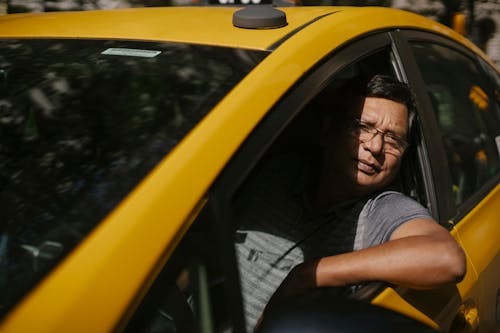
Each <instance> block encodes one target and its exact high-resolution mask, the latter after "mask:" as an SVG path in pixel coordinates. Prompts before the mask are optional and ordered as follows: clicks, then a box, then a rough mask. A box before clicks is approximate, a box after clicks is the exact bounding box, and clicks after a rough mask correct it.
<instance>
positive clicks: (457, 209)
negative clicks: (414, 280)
mask: <svg viewBox="0 0 500 333" xmlns="http://www.w3.org/2000/svg"><path fill="white" fill-rule="evenodd" d="M405 37H406V38H407V39H408V41H409V49H405V46H402V48H403V49H405V51H408V52H407V53H406V52H405V53H404V54H405V56H406V59H407V68H408V72H409V73H410V76H411V80H412V81H413V82H414V86H416V87H418V88H417V90H418V94H419V96H418V101H419V102H420V105H421V111H422V119H423V120H424V121H422V124H423V127H424V133H425V134H427V135H424V137H425V142H426V146H427V155H428V161H430V169H431V170H432V172H433V184H432V185H433V190H434V192H435V196H436V197H438V198H440V201H441V204H440V208H441V209H440V220H441V222H442V223H443V224H448V225H449V227H450V229H451V232H452V234H453V235H454V236H455V238H456V239H457V240H458V241H459V242H460V244H461V245H462V247H463V248H464V250H465V251H466V254H467V261H468V267H467V268H468V272H467V275H466V276H465V278H464V280H463V281H462V283H460V284H458V291H459V293H460V300H454V301H453V302H451V303H449V302H448V303H446V302H444V301H443V303H441V306H440V308H441V309H439V308H436V306H435V305H436V301H437V300H438V299H439V297H436V296H437V295H434V296H432V295H429V294H428V293H425V292H421V293H418V292H416V293H411V292H410V293H408V295H407V298H408V299H411V301H412V302H414V303H416V304H419V308H421V309H424V310H423V311H424V312H425V313H427V314H428V315H429V316H430V317H432V318H434V319H435V320H436V321H438V322H440V324H441V325H442V327H444V328H445V329H448V328H449V329H450V330H451V331H454V332H468V331H476V330H477V329H479V330H480V331H481V332H494V331H495V330H498V328H499V326H498V290H499V287H500V282H499V281H500V275H499V265H500V258H499V254H498V253H499V249H500V246H499V244H500V243H499V239H498V235H499V234H500V229H499V228H500V227H499V223H498V216H497V213H495V208H494V207H498V205H499V204H500V193H499V187H498V181H499V179H500V168H499V167H500V158H499V145H498V143H499V142H498V136H499V134H500V131H499V129H500V127H499V125H500V113H499V109H498V74H497V72H496V70H495V69H494V68H493V67H492V66H491V65H488V64H487V63H486V61H484V60H482V59H478V56H477V55H475V54H474V53H472V52H471V51H470V50H468V49H467V48H465V47H463V46H461V45H459V44H458V43H455V42H452V41H451V40H448V39H445V38H442V37H438V36H436V35H431V34H427V33H422V32H406V33H405ZM413 60H415V61H416V67H413V66H412V61H413ZM431 147H432V148H431ZM410 294H413V295H411V296H410ZM445 294H446V293H445ZM433 298H434V304H432V303H433V302H432V301H433ZM445 298H446V297H445ZM457 301H460V304H459V308H458V310H459V311H458V313H455V311H456V310H455V305H456V302H457ZM451 304H454V306H451Z"/></svg>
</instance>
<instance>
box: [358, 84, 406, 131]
mask: <svg viewBox="0 0 500 333" xmlns="http://www.w3.org/2000/svg"><path fill="white" fill-rule="evenodd" d="M364 95H365V97H377V98H385V99H389V100H391V101H394V102H397V103H401V104H404V105H405V106H406V109H407V110H408V134H410V132H411V130H412V128H413V122H414V118H415V100H414V98H413V93H412V92H411V90H410V87H409V86H408V85H407V84H406V83H404V82H400V81H398V80H396V79H395V78H393V77H392V76H388V75H375V76H374V77H372V78H371V79H370V81H369V82H368V84H367V85H366V91H365V94H364Z"/></svg>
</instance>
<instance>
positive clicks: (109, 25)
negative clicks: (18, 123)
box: [0, 7, 470, 49]
mask: <svg viewBox="0 0 500 333" xmlns="http://www.w3.org/2000/svg"><path fill="white" fill-rule="evenodd" d="M239 9H241V8H240V7H169V8H134V9H121V10H102V11H83V12H58V13H33V14H10V15H4V16H1V17H0V38H2V37H17V38H46V37H55V38H105V39H129V40H155V41H172V42H187V43H196V44H210V45H221V46H228V47H240V48H248V49H268V48H269V47H271V46H272V45H274V44H275V43H278V42H280V41H281V40H283V39H286V38H287V37H290V36H292V35H293V34H294V33H295V32H297V31H299V30H301V28H304V27H307V25H308V24H309V23H312V22H314V21H315V20H318V19H324V18H328V20H334V21H337V22H338V25H346V24H347V25H352V23H350V22H356V23H355V26H352V27H350V29H353V30H359V31H360V32H363V31H364V30H365V29H366V28H367V27H368V26H369V27H370V29H373V22H378V23H376V25H378V26H379V28H380V29H383V28H391V27H414V28H419V29H425V30H435V31H436V30H439V31H441V32H444V33H446V34H448V31H447V30H446V29H443V27H442V26H441V25H440V24H438V23H436V22H433V21H430V20H427V19H425V18H423V17H421V16H418V15H415V14H412V13H409V12H405V11H400V10H395V9H390V8H382V7H286V8H280V10H282V11H284V12H285V13H286V16H287V23H288V24H287V25H286V26H284V27H281V28H277V29H243V28H237V27H234V26H233V25H232V17H233V13H234V12H235V11H237V10H239ZM329 14H331V15H329ZM389 15H390V19H389ZM363 22H366V24H363ZM368 22H370V23H368ZM365 25H366V27H365ZM343 29H345V27H343ZM332 33H333V34H334V33H335V32H334V31H332ZM454 37H455V39H456V38H457V37H458V38H460V37H459V35H458V34H456V36H454ZM469 46H470V45H469Z"/></svg>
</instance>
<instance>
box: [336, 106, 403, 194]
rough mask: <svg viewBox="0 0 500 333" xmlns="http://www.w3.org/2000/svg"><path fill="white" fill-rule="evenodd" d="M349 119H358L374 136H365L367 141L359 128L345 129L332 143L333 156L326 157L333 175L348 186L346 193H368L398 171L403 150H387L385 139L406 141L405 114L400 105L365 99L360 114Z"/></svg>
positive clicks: (380, 186) (387, 181) (347, 127)
mask: <svg viewBox="0 0 500 333" xmlns="http://www.w3.org/2000/svg"><path fill="white" fill-rule="evenodd" d="M349 119H350V120H353V119H359V121H360V123H361V124H364V125H367V126H368V127H366V128H369V129H370V128H371V131H372V132H373V133H376V134H373V135H370V134H369V135H368V138H369V139H367V136H366V135H364V136H363V137H362V136H361V131H360V130H359V128H358V129H355V128H356V127H355V126H354V127H351V126H345V127H344V129H343V130H342V133H341V134H340V142H339V141H338V142H337V143H336V144H335V143H334V145H335V148H333V149H332V150H331V153H333V154H334V156H331V155H330V158H331V159H330V163H331V164H333V169H334V170H333V171H334V172H335V173H337V174H338V175H342V177H346V179H345V180H347V184H348V185H350V186H352V188H351V189H348V190H354V191H358V192H359V193H360V194H366V193H371V192H373V191H376V190H379V189H381V188H383V187H385V186H386V185H388V184H389V183H390V182H392V181H393V180H394V178H395V176H396V174H397V172H398V170H399V165H400V163H401V158H402V155H403V152H404V149H403V150H401V151H400V152H398V151H395V150H394V149H392V148H391V147H389V146H388V141H390V139H391V138H388V136H392V138H394V137H396V138H402V139H403V140H404V139H405V138H406V134H407V124H408V111H407V108H406V106H405V105H404V104H401V103H398V102H394V101H392V100H388V99H384V98H375V97H367V98H365V100H364V103H363V106H362V109H361V111H358V112H356V113H355V114H352V116H351V117H349ZM351 123H352V122H351ZM358 125H359V123H358ZM353 128H354V129H353ZM373 128H376V129H377V130H378V131H377V130H373ZM382 132H383V133H386V134H382ZM384 141H385V142H386V143H385V144H384Z"/></svg>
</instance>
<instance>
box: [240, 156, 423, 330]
mask: <svg viewBox="0 0 500 333" xmlns="http://www.w3.org/2000/svg"><path fill="white" fill-rule="evenodd" d="M310 172H311V170H310V169H309V164H308V163H307V161H304V160H303V158H301V157H300V156H298V155H296V154H290V155H286V156H281V157H280V158H279V159H277V160H274V161H272V162H270V163H269V164H268V165H266V167H265V168H264V169H262V170H261V171H260V172H259V173H258V174H257V175H256V176H255V177H254V178H253V179H251V182H250V183H249V184H248V186H246V188H245V189H244V190H243V193H242V195H241V196H240V197H239V199H238V206H239V207H240V208H239V209H237V214H236V220H237V224H238V229H237V231H236V237H235V239H236V240H235V246H236V253H237V258H238V264H239V270H240V277H241V285H242V293H243V303H244V310H245V317H246V320H247V328H248V329H249V330H251V329H252V328H253V327H254V326H255V324H256V321H257V320H258V318H259V317H260V315H261V314H262V311H263V309H264V307H265V305H266V304H267V302H268V301H269V299H270V297H271V296H272V294H273V293H274V291H275V290H276V288H277V287H278V286H279V285H280V284H281V282H282V281H283V279H284V278H285V277H286V276H287V274H288V273H289V272H290V270H291V269H292V268H293V267H294V266H296V265H297V264H300V263H302V262H304V261H308V260H311V259H316V258H321V257H325V256H331V255H336V254H341V253H345V252H351V251H355V250H359V249H363V248H367V247H370V246H375V245H378V244H381V243H384V242H387V241H388V240H389V239H390V237H391V234H392V232H393V231H394V230H395V229H396V228H397V227H399V226H400V225H401V224H403V223H405V222H407V221H409V220H412V219H415V218H432V217H431V215H430V214H429V212H428V211H427V209H425V208H424V207H423V206H422V205H420V204H419V203H418V202H416V201H415V200H413V199H411V198H409V197H407V196H405V195H403V194H401V193H399V192H395V191H384V192H380V193H376V194H374V195H373V196H371V197H367V198H363V199H360V200H356V201H350V202H344V203H341V204H337V205H335V206H333V207H331V208H330V209H328V210H325V211H318V210H315V209H313V208H312V207H311V206H310V205H309V204H308V200H307V198H306V195H305V184H306V182H307V175H308V174H309V173H310Z"/></svg>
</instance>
